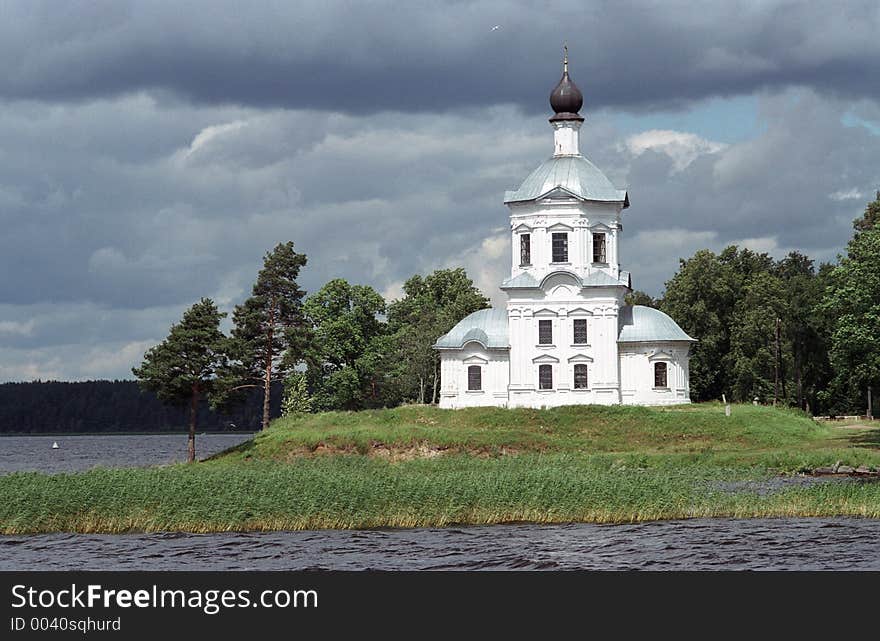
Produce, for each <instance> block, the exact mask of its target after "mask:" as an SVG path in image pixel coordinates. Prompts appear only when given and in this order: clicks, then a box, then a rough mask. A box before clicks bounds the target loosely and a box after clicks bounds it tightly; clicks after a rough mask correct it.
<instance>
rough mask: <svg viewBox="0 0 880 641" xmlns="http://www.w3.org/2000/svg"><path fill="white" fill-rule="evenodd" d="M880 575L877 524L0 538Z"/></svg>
mask: <svg viewBox="0 0 880 641" xmlns="http://www.w3.org/2000/svg"><path fill="white" fill-rule="evenodd" d="M306 569H309V570H314V569H322V570H365V569H376V570H752V569H753V570H855V569H859V570H880V521H878V520H868V519H753V520H747V519H742V520H740V519H693V520H688V521H666V522H656V523H644V524H638V525H591V524H570V525H543V526H539V525H525V524H524V525H495V526H487V527H468V528H445V529H439V528H438V529H414V530H369V531H344V530H340V531H333V530H327V531H306V532H272V533H225V534H200V535H194V534H151V535H112V536H111V535H103V536H98V535H88V536H87V535H71V534H53V535H43V536H5V537H0V570H306Z"/></svg>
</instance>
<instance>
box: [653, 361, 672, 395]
mask: <svg viewBox="0 0 880 641" xmlns="http://www.w3.org/2000/svg"><path fill="white" fill-rule="evenodd" d="M661 371H662V372H663V384H662V385H658V383H657V375H658V374H659V373H660V372H661ZM654 389H669V363H667V362H666V361H657V362H655V363H654Z"/></svg>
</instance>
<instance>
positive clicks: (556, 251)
mask: <svg viewBox="0 0 880 641" xmlns="http://www.w3.org/2000/svg"><path fill="white" fill-rule="evenodd" d="M553 262H554V263H567V262H568V234H567V233H566V232H559V233H555V234H553Z"/></svg>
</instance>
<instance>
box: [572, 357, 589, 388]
mask: <svg viewBox="0 0 880 641" xmlns="http://www.w3.org/2000/svg"><path fill="white" fill-rule="evenodd" d="M588 387H589V384H588V380H587V366H586V364H584V363H578V364H577V365H575V366H574V388H575V389H587V388H588Z"/></svg>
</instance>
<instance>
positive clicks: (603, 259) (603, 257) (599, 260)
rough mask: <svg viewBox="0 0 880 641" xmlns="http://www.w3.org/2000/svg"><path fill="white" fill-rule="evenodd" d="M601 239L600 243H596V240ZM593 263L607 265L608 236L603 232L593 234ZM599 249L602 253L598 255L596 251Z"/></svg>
mask: <svg viewBox="0 0 880 641" xmlns="http://www.w3.org/2000/svg"><path fill="white" fill-rule="evenodd" d="M597 238H601V242H599V243H597V242H596V239H597ZM592 239H593V263H594V264H596V265H607V264H608V234H606V233H605V232H604V231H597V232H593V236H592ZM600 247H601V249H602V253H601V254H599V253H598V252H597V250H598V249H599V248H600Z"/></svg>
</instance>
